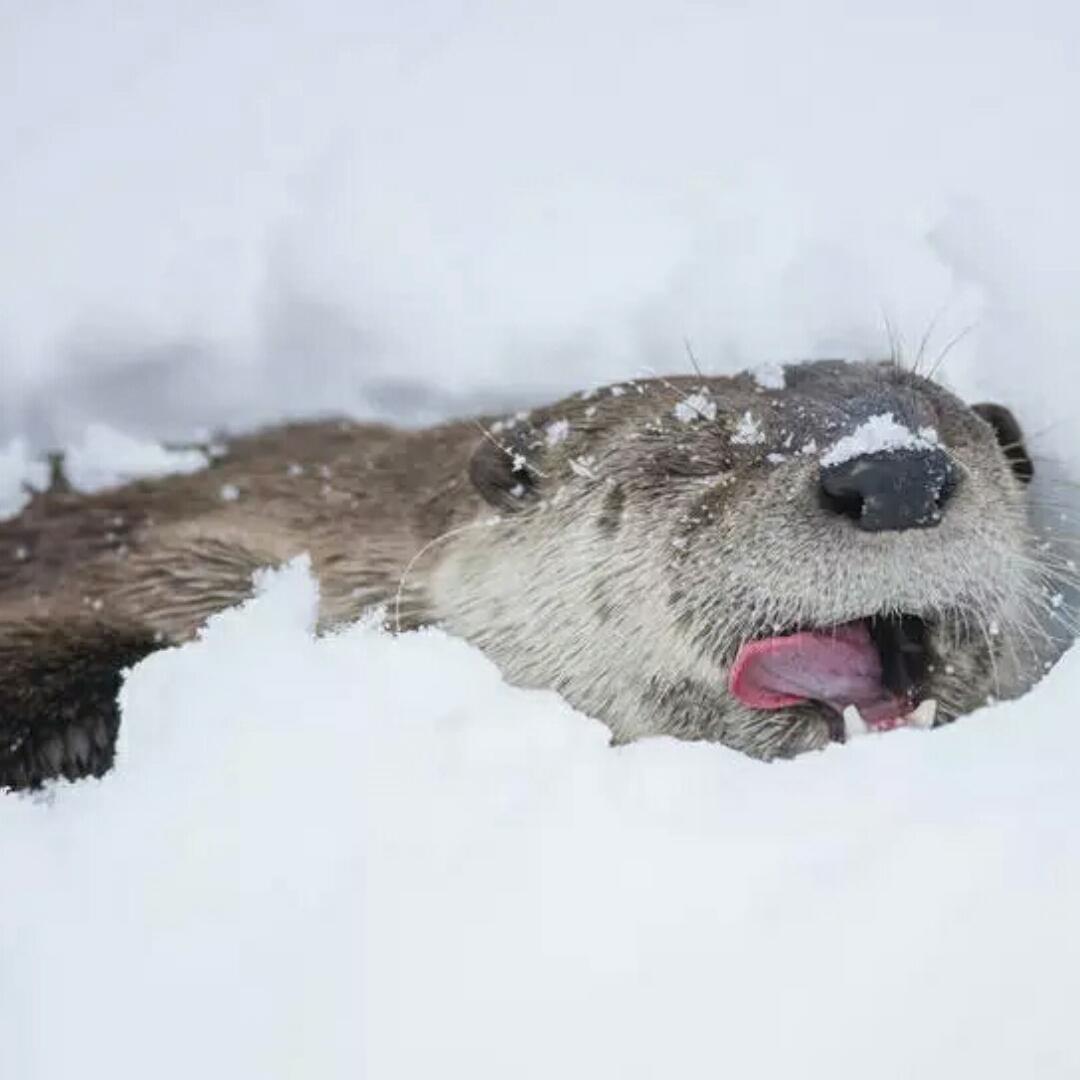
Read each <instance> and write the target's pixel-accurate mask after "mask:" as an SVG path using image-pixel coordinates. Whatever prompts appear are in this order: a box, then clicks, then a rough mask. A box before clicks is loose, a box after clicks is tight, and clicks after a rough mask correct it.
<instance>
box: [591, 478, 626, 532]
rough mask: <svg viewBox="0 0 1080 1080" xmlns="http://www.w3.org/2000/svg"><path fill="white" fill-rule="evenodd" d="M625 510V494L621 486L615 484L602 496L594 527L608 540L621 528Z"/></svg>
mask: <svg viewBox="0 0 1080 1080" xmlns="http://www.w3.org/2000/svg"><path fill="white" fill-rule="evenodd" d="M625 509H626V492H625V491H624V490H623V486H622V484H616V485H615V486H614V487H612V488H610V489H609V490H608V492H607V494H605V495H604V501H603V503H602V504H601V509H600V514H599V516H598V517H597V519H596V527H597V528H598V529H599V530H600V532H601V533H603V535H604V536H606V537H608V538H609V539H610V538H611V537H613V536H614V535H615V534H616V533H617V532H618V531H619V529H620V528H621V527H622V516H623V511H624V510H625Z"/></svg>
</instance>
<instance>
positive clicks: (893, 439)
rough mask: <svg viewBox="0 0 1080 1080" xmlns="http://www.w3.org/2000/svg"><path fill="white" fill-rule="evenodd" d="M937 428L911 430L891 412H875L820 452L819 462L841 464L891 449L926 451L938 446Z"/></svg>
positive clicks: (827, 464) (826, 464)
mask: <svg viewBox="0 0 1080 1080" xmlns="http://www.w3.org/2000/svg"><path fill="white" fill-rule="evenodd" d="M940 445H941V444H940V442H939V441H938V434H937V431H936V430H935V429H934V428H932V427H922V428H919V430H918V431H913V430H912V429H911V428H910V427H907V426H906V425H904V424H901V423H899V422H898V421H897V419H896V417H895V416H894V415H893V414H892V413H878V414H877V415H875V416H871V417H870V418H869V419H867V420H864V421H863V422H862V423H861V424H860V425H859V426H858V427H857V428H856V429H855V430H854V431H853V432H851V434H850V435H845V436H844V437H843V438H842V439H837V441H836V442H835V443H833V445H832V446H830V447H829V448H828V449H827V450H825V451H824V453H822V455H821V464H822V465H825V466H826V467H827V466H830V465H842V464H843V463H844V462H845V461H851V459H852V458H857V457H861V456H862V455H863V454H880V453H886V452H890V451H893V450H930V449H933V448H934V447H936V446H940Z"/></svg>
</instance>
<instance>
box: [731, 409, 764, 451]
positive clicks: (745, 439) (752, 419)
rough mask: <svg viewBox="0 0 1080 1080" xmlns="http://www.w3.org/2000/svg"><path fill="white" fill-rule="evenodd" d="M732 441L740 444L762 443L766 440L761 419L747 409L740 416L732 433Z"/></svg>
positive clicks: (755, 444)
mask: <svg viewBox="0 0 1080 1080" xmlns="http://www.w3.org/2000/svg"><path fill="white" fill-rule="evenodd" d="M731 441H732V442H733V443H736V444H737V445H739V446H758V445H760V444H761V443H763V442H764V441H765V432H764V431H763V430H762V428H761V421H760V420H758V418H757V417H756V416H754V415H753V413H751V412H750V411H749V410H747V411H746V412H744V413H743V414H742V416H740V417H739V422H738V423H737V424H736V425H735V430H734V431H733V432H732V433H731Z"/></svg>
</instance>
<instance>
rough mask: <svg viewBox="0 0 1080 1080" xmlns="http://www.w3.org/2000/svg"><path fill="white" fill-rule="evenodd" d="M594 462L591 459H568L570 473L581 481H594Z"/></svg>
mask: <svg viewBox="0 0 1080 1080" xmlns="http://www.w3.org/2000/svg"><path fill="white" fill-rule="evenodd" d="M593 464H594V460H593V458H591V457H578V458H571V459H570V471H571V472H572V473H573V474H574V475H575V476H579V477H581V479H583V480H595V479H596V472H595V471H594V469H593Z"/></svg>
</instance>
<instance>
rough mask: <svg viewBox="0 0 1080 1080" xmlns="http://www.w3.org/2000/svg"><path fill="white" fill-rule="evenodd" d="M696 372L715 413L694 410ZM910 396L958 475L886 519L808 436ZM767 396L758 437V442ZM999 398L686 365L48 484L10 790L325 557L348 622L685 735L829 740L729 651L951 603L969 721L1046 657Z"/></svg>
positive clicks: (86, 757)
mask: <svg viewBox="0 0 1080 1080" xmlns="http://www.w3.org/2000/svg"><path fill="white" fill-rule="evenodd" d="M702 388H704V389H705V390H706V391H707V393H708V395H709V398H710V399H711V401H712V402H714V403H715V405H716V408H717V411H716V414H715V416H707V415H700V416H696V417H695V416H691V417H690V418H689V419H686V418H685V410H684V419H682V420H680V419H677V418H676V417H675V416H674V414H673V410H674V409H675V407H676V405H678V404H679V402H680V401H683V400H684V399H685V398H686V396H687V395H689V394H691V393H694V392H698V391H699V390H701V389H702ZM886 411H890V412H893V413H895V414H896V415H897V416H898V418H901V419H904V420H907V421H909V422H910V423H912V424H913V425H915V426H922V425H924V424H931V425H933V426H935V427H936V428H937V430H938V432H939V434H940V436H941V439H942V441H943V442H944V443H945V444H946V445H947V446H948V448H949V451H950V453H951V454H952V455H953V457H954V460H955V461H956V463H957V464H958V466H959V468H960V471H961V476H962V479H961V483H960V485H959V488H958V491H957V493H956V495H955V497H954V500H953V504H952V505H951V506H950V509H949V511H948V512H947V513H946V515H945V519H944V521H943V522H942V524H941V525H940V526H939V527H938V528H935V529H928V530H913V531H911V532H906V533H885V534H877V535H870V534H864V533H859V532H858V531H857V530H855V529H853V528H852V527H851V525H850V523H848V522H845V521H843V520H842V519H839V518H837V517H835V515H829V514H828V513H827V512H826V511H825V510H823V509H822V507H821V506H820V505H818V502H817V498H816V490H817V488H816V469H817V465H816V458H815V456H814V454H813V453H803V454H800V453H798V451H799V449H800V448H802V447H804V446H806V445H807V444H808V443H809V442H810V441H811V440H814V441H815V442H816V444H817V446H818V447H819V448H822V447H823V446H824V445H826V444H827V443H828V442H831V441H833V440H834V439H835V438H838V437H840V436H841V435H842V434H844V433H846V432H847V431H849V430H851V428H852V427H854V426H856V425H857V424H858V423H859V422H861V420H863V419H865V418H866V416H868V415H872V414H873V413H876V412H886ZM747 412H749V413H750V414H751V416H752V417H753V418H754V420H755V422H756V423H757V424H759V425H760V427H761V430H762V434H763V437H764V441H762V442H746V441H740V438H739V432H740V426H739V425H740V422H741V421H742V419H743V417H744V416H745V414H746V413H747ZM1005 415H1006V416H1007V415H1008V414H1007V413H1006V414H1005ZM995 419H996V420H997V421H999V422H1000V423H1004V420H1003V419H1002V417H1000V416H998V417H991V418H990V422H988V421H987V420H984V419H983V418H982V417H980V416H979V415H977V414H976V413H975V412H974V411H973V410H971V409H969V408H967V407H966V406H964V405H963V404H962V403H960V402H959V401H958V400H957V399H955V398H954V397H952V396H951V395H949V394H947V393H946V392H945V391H943V390H941V389H940V388H939V387H937V386H936V385H934V384H932V383H929V382H927V381H926V380H923V379H919V378H917V377H915V376H912V375H911V374H909V373H906V372H903V371H901V370H899V369H898V368H897V367H895V366H894V365H888V364H885V365H880V364H873V365H853V364H845V363H839V362H836V363H832V362H829V363H820V364H808V365H799V366H793V367H790V368H788V376H787V387H786V388H785V389H784V390H770V389H764V388H762V387H761V386H759V385H758V384H757V383H755V382H754V380H753V379H752V378H751V377H749V376H746V375H743V376H737V377H734V378H708V379H706V378H701V377H686V378H679V379H674V380H670V381H669V380H649V381H646V382H641V383H633V384H626V385H624V386H622V387H618V388H607V389H604V390H601V391H598V392H597V393H595V394H592V395H576V396H574V397H572V398H569V399H566V400H565V401H562V402H559V403H557V404H555V405H553V406H550V407H548V408H545V409H540V410H536V411H534V412H533V413H531V414H530V415H529V416H528V417H523V418H517V419H515V420H512V421H510V422H500V423H491V422H489V421H484V422H482V423H478V422H461V423H454V424H447V425H443V426H441V427H437V428H433V429H430V430H427V431H422V432H412V433H407V432H400V431H396V430H394V429H391V428H387V427H380V426H375V425H358V424H352V423H339V422H324V423H316V424H304V425H290V426H286V427H282V428H276V429H273V430H270V431H267V432H263V433H259V434H256V435H253V436H250V437H248V438H244V439H238V440H235V441H234V442H232V443H231V444H230V445H229V446H228V448H227V451H226V453H225V454H224V456H221V457H219V458H217V459H216V460H215V461H214V462H213V464H212V466H211V467H210V468H208V469H207V470H205V471H204V472H202V473H198V474H195V475H193V476H188V477H172V478H167V479H163V480H159V481H153V482H143V483H136V484H132V485H129V486H127V487H124V488H121V489H119V490H116V491H113V492H108V493H104V494H101V495H98V496H93V497H81V496H78V495H75V494H72V493H70V492H67V491H64V490H62V489H61V488H57V489H54V490H53V491H51V492H50V493H48V494H45V495H41V496H38V497H36V498H35V499H34V501H33V502H32V503H31V505H30V506H29V507H28V508H27V509H26V511H24V513H23V514H22V515H21V516H20V517H19V518H18V519H16V520H15V521H12V522H8V523H5V524H0V787H3V786H9V787H15V788H22V787H28V786H34V785H36V784H38V783H40V782H41V781H42V780H44V779H47V778H49V777H52V776H57V775H63V776H67V777H68V778H74V777H77V776H81V775H86V774H94V775H100V774H101V772H103V771H104V770H105V769H107V768H108V767H109V765H110V764H111V761H112V753H113V744H114V741H115V735H116V729H117V718H116V706H115V694H116V688H117V686H118V685H119V678H120V672H121V671H122V670H123V669H124V668H125V667H127V666H129V665H130V664H132V663H134V662H136V661H137V660H138V659H139V658H140V657H141V656H143V655H145V654H146V653H147V652H149V651H151V650H153V649H154V648H159V647H162V646H163V645H167V644H170V643H173V642H178V641H183V640H184V639H186V638H187V637H189V636H190V635H191V634H192V633H194V631H195V630H196V628H197V627H198V626H199V624H200V623H201V622H202V621H203V620H204V619H205V618H206V617H207V616H208V615H210V614H212V613H213V612H215V611H217V610H220V609H222V608H224V607H227V606H229V605H231V604H234V603H236V602H237V601H239V600H241V599H243V598H244V597H245V596H247V595H248V594H249V592H250V589H251V578H252V573H253V571H254V570H255V569H257V568H259V567H261V566H265V565H272V564H275V563H280V562H282V561H284V560H286V559H288V558H290V557H292V556H293V555H296V554H298V553H300V552H302V551H308V552H310V554H311V557H312V563H313V567H314V569H315V572H316V573H317V575H318V577H319V579H320V584H321V589H322V597H323V601H322V602H323V608H322V613H321V617H322V624H323V625H324V626H329V625H333V624H335V623H340V622H343V621H346V620H349V619H352V618H355V617H356V616H357V615H359V614H360V613H361V612H362V611H363V610H364V609H366V608H369V607H371V606H372V605H375V604H386V605H388V607H389V608H390V610H391V611H392V612H393V621H394V622H395V623H397V624H399V625H400V626H401V627H403V628H407V627H410V626H416V625H420V624H422V623H426V622H431V621H436V622H440V623H442V624H443V625H445V626H446V627H447V628H448V629H449V630H451V631H452V632H455V633H458V634H461V635H462V636H464V637H466V638H467V639H469V640H470V641H472V642H474V643H475V644H477V645H479V646H480V647H481V648H483V649H484V650H485V651H487V652H488V653H489V654H490V655H491V656H492V657H493V658H494V659H495V660H496V662H497V663H499V665H500V666H501V667H502V669H503V670H504V672H505V674H506V675H507V677H508V678H509V679H511V680H512V681H514V682H516V683H519V684H522V685H527V686H543V687H553V688H555V689H557V690H559V691H560V692H562V693H563V694H564V695H565V696H566V697H567V699H568V700H569V701H570V702H571V703H572V704H574V705H575V706H577V707H578V708H581V709H582V710H584V711H586V712H588V713H590V714H592V715H595V716H597V717H599V718H601V719H603V720H604V721H605V722H606V723H607V724H608V725H609V726H610V727H611V729H612V732H613V734H614V737H615V739H616V740H618V741H625V740H629V739H633V738H637V737H639V736H642V735H648V734H656V733H668V734H672V735H677V736H679V737H683V738H694V739H712V740H717V741H720V742H723V743H726V744H728V745H730V746H732V747H735V748H737V749H740V750H743V751H745V752H747V753H750V754H753V755H754V756H757V757H762V758H770V757H775V756H786V755H791V754H794V753H797V752H800V751H802V750H805V749H810V748H813V747H817V746H821V745H824V743H825V742H827V741H828V739H829V737H830V731H829V727H828V724H827V723H826V722H825V721H824V720H823V719H822V718H821V716H820V715H819V714H818V712H817V711H816V710H814V709H812V708H805V707H803V708H797V709H793V710H788V711H782V712H762V711H757V710H750V709H746V708H745V707H743V706H741V705H740V704H738V703H737V702H736V701H734V700H733V699H732V698H731V697H730V696H729V695H728V693H727V690H726V680H725V677H724V675H725V668H726V665H728V664H729V663H730V661H731V659H732V657H733V655H734V650H735V649H736V648H737V647H738V645H739V644H740V643H741V642H742V641H744V640H746V639H747V638H748V637H752V636H755V635H758V634H761V633H763V632H770V631H771V630H772V628H773V626H774V625H775V626H781V627H785V628H788V627H793V626H796V625H822V624H832V623H836V622H842V621H845V620H847V619H851V618H857V617H861V616H863V615H865V614H867V613H868V612H869V611H881V610H890V609H891V610H896V611H907V612H912V613H924V614H926V615H929V616H932V617H934V619H935V625H936V627H937V629H936V631H935V633H936V637H935V640H934V642H933V650H934V653H935V655H936V659H937V661H938V663H937V664H936V670H935V674H934V676H933V691H932V692H933V693H935V694H936V695H937V696H938V697H939V698H940V699H941V701H942V703H943V706H944V713H943V716H944V718H945V719H948V718H951V717H953V716H955V715H957V714H959V713H961V712H964V711H967V710H969V709H971V708H972V707H974V706H976V705H978V704H981V703H982V701H983V700H984V699H985V698H986V696H987V695H989V694H996V695H999V696H1000V695H1003V694H1008V693H1011V692H1015V690H1016V689H1018V688H1019V686H1020V685H1022V684H1023V682H1024V679H1025V677H1026V676H1025V672H1026V671H1027V670H1028V669H1029V668H1030V666H1031V665H1030V663H1029V661H1028V659H1026V658H1025V656H1024V653H1025V652H1026V651H1030V650H1029V645H1030V639H1029V635H1028V632H1027V630H1026V626H1027V622H1028V619H1029V608H1030V606H1031V604H1032V603H1033V598H1034V595H1035V589H1036V583H1035V579H1034V577H1033V574H1032V568H1031V561H1030V560H1029V559H1028V554H1029V553H1030V552H1031V551H1032V547H1033V545H1032V540H1031V535H1030V532H1029V530H1028V524H1027V517H1026V505H1025V500H1024V488H1023V483H1022V480H1023V477H1021V476H1019V475H1018V472H1017V470H1016V463H1015V461H1014V460H1012V459H1010V458H1009V457H1007V456H1006V452H1004V451H1003V450H1002V448H1001V446H1000V445H999V440H998V439H996V438H995V427H996V426H998V425H997V424H995V423H994V420H995ZM1010 419H1011V418H1010ZM564 421H565V422H566V425H567V432H566V437H565V438H560V437H559V436H560V435H561V434H562V433H561V431H560V428H561V425H562V422H564ZM555 424H557V425H558V426H557V427H555V428H553V427H552V425H555ZM733 436H735V437H734V438H733ZM1014 441H1015V440H1014ZM768 454H774V455H775V454H782V455H783V460H782V461H781V460H773V461H769V460H768V459H767V455H768ZM1014 456H1015V455H1014ZM1028 464H1030V463H1028ZM226 485H233V486H235V487H236V488H237V490H238V492H239V498H238V499H236V500H235V501H224V500H223V499H222V489H223V488H224V487H225V486H226ZM838 568H843V572H842V573H840V572H838ZM994 627H997V628H999V629H1000V631H1001V632H1000V633H998V634H996V635H995V634H993V633H992V632H991V630H992V629H993V628H994ZM946 664H948V666H949V667H950V668H951V672H947V671H946ZM71 733H73V734H71ZM84 735H85V737H84ZM58 739H59V742H58V741H57V740H58ZM87 740H89V749H88V746H87Z"/></svg>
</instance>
